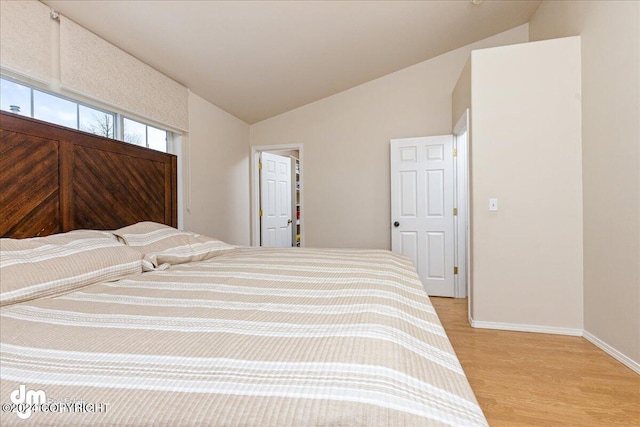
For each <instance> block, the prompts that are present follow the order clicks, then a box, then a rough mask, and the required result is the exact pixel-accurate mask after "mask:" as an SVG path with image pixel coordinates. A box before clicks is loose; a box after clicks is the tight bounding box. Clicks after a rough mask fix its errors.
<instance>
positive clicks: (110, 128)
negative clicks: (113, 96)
mask: <svg viewBox="0 0 640 427" xmlns="http://www.w3.org/2000/svg"><path fill="white" fill-rule="evenodd" d="M115 122H116V121H115V114H113V113H108V112H106V111H102V110H96V109H95V108H91V107H87V106H85V105H79V106H78V129H80V130H83V131H85V132H89V133H92V134H94V135H100V136H106V137H107V138H112V139H116V128H115V125H116V123H115Z"/></svg>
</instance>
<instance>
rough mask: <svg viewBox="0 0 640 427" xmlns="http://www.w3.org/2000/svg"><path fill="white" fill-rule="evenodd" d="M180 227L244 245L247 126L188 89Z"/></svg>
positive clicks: (247, 202)
mask: <svg viewBox="0 0 640 427" xmlns="http://www.w3.org/2000/svg"><path fill="white" fill-rule="evenodd" d="M189 126H190V129H189V139H188V142H187V144H188V150H187V151H188V155H186V156H185V159H184V161H185V162H186V164H185V171H186V174H187V179H186V180H185V187H186V188H185V192H186V194H185V204H186V209H185V212H184V228H185V229H186V230H190V231H195V232H199V233H202V234H205V235H208V236H212V237H216V238H218V239H221V240H223V241H225V242H228V243H232V244H238V245H248V244H249V125H248V124H246V123H245V122H243V121H242V120H240V119H237V118H236V117H234V116H232V115H230V114H229V113H227V112H225V111H223V110H221V109H220V108H218V107H216V106H215V105H213V104H211V103H209V102H208V101H206V100H204V99H203V98H201V97H199V96H198V95H195V94H193V93H191V92H190V93H189Z"/></svg>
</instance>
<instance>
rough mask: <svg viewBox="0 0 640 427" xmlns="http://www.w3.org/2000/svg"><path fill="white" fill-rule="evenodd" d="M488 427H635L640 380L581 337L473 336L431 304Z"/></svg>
mask: <svg viewBox="0 0 640 427" xmlns="http://www.w3.org/2000/svg"><path fill="white" fill-rule="evenodd" d="M431 301H432V302H433V305H434V307H435V308H436V311H437V312H438V316H439V317H440V320H441V321H442V324H443V326H444V328H445V330H446V331H447V335H448V336H449V339H450V340H451V343H452V344H453V348H454V349H455V351H456V354H457V355H458V358H459V359H460V362H461V363H462V367H463V368H464V371H465V373H466V374H467V377H468V378H469V382H470V383H471V387H472V388H473V391H474V392H475V394H476V397H477V399H478V402H479V403H480V406H481V407H482V410H483V411H484V413H485V416H486V417H487V419H488V420H489V424H490V425H491V426H509V427H512V426H559V425H562V426H640V375H638V374H636V373H635V372H633V371H632V370H631V369H629V368H627V367H626V366H624V365H622V364H621V363H619V362H618V361H617V360H615V359H613V358H612V357H611V356H609V355H608V354H606V353H605V352H603V351H602V350H600V349H599V348H597V347H596V346H594V345H593V344H591V343H590V342H589V341H587V340H585V339H584V338H582V337H570V336H562V335H550V334H536V333H528V332H510V331H497V330H489V329H474V328H472V327H471V326H470V325H469V323H468V321H467V300H466V299H452V298H431Z"/></svg>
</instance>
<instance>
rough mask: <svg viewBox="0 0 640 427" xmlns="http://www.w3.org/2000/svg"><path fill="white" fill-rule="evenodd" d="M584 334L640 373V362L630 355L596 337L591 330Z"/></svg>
mask: <svg viewBox="0 0 640 427" xmlns="http://www.w3.org/2000/svg"><path fill="white" fill-rule="evenodd" d="M582 336H583V337H584V338H585V339H586V340H587V341H589V342H590V343H591V344H593V345H595V346H596V347H598V348H599V349H600V350H602V351H604V352H605V353H607V354H608V355H609V356H611V357H613V358H614V359H616V360H617V361H618V362H620V363H622V364H623V365H625V366H626V367H627V368H629V369H631V370H632V371H634V372H635V373H636V374H640V363H638V362H636V361H634V360H631V358H629V357H627V356H625V355H624V354H622V353H620V352H619V351H618V350H616V349H615V348H613V347H611V346H610V345H609V344H607V343H606V342H604V341H602V340H601V339H600V338H598V337H596V336H595V335H593V334H592V333H591V332H588V331H584V332H583V334H582Z"/></svg>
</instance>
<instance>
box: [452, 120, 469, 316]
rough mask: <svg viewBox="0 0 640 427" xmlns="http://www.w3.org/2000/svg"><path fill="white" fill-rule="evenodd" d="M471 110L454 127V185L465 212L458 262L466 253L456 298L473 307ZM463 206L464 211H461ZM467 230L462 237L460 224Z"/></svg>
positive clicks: (457, 224)
mask: <svg viewBox="0 0 640 427" xmlns="http://www.w3.org/2000/svg"><path fill="white" fill-rule="evenodd" d="M469 118H470V115H469V109H468V108H467V109H466V110H465V112H464V113H463V114H462V116H461V117H460V119H458V121H457V123H456V124H455V126H454V127H453V137H454V146H455V148H456V150H457V156H456V158H455V159H454V164H455V166H454V169H455V179H456V183H455V185H454V191H455V200H456V206H458V208H459V209H458V212H459V213H460V211H462V212H464V214H463V215H459V216H458V219H457V221H456V227H455V228H456V230H455V233H456V260H459V254H460V252H461V251H463V253H464V255H465V256H464V258H465V260H464V261H465V262H464V263H462V265H458V271H459V273H461V274H458V275H457V276H456V278H455V284H454V286H455V297H456V298H465V297H467V298H468V304H469V307H470V306H471V221H470V219H471V203H470V200H471V186H470V182H471V181H470V179H471V176H470V175H469V170H470V168H469V163H470V156H469V153H470V149H469V147H470V145H469V144H470V126H469ZM465 132H466V134H467V137H466V138H465V141H464V144H459V143H458V142H459V141H458V139H459V138H458V137H459V136H460V135H462V134H463V133H465ZM461 205H462V207H463V209H460V206H461ZM461 220H462V221H463V224H464V226H465V228H466V231H467V232H466V233H465V234H466V236H461V235H460V233H459V229H460V223H459V221H461ZM461 275H464V278H465V284H466V286H463V284H462V283H460V282H461V281H460V280H459V277H460V276H461Z"/></svg>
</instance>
